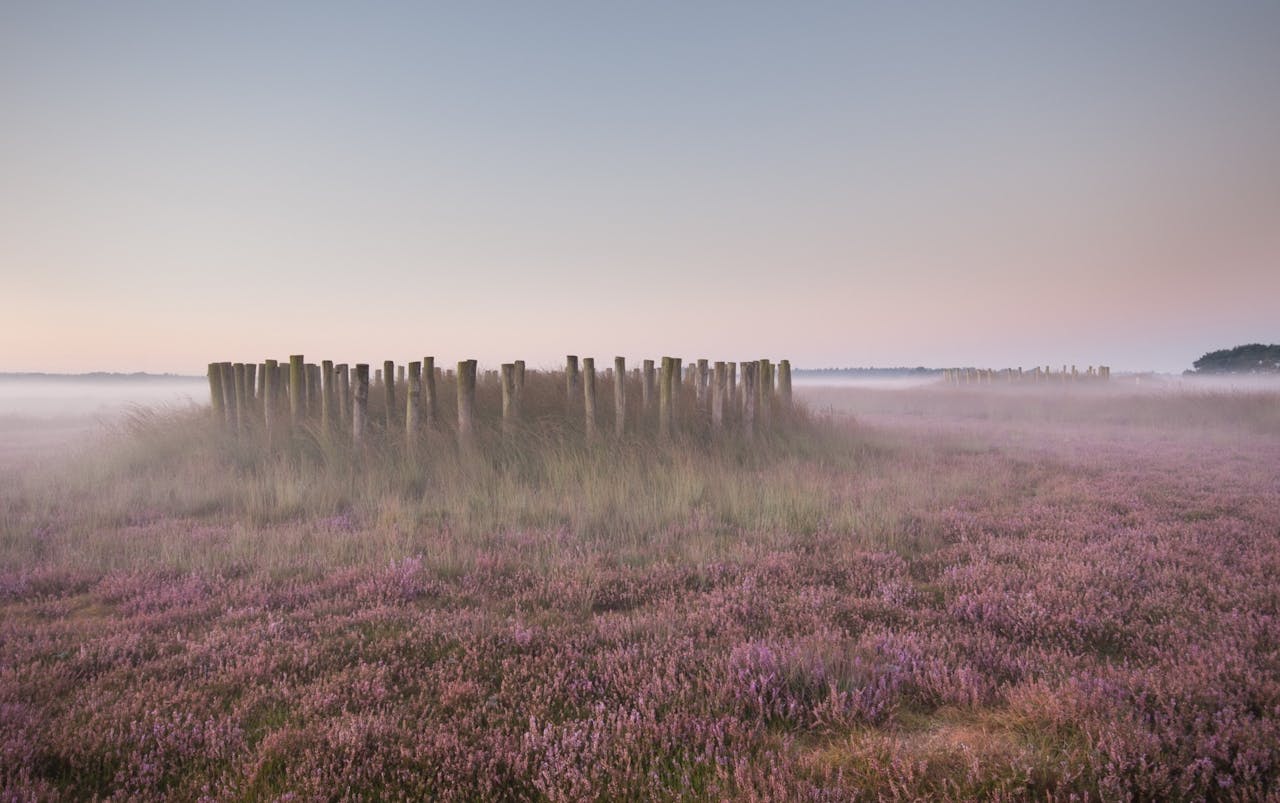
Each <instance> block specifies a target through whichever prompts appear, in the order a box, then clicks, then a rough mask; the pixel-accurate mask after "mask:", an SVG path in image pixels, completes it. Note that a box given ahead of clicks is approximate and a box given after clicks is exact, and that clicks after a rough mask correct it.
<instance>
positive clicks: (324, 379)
mask: <svg viewBox="0 0 1280 803" xmlns="http://www.w3.org/2000/svg"><path fill="white" fill-rule="evenodd" d="M337 397H338V394H337V392H336V388H334V386H333V360H321V361H320V427H321V429H323V430H324V431H325V432H329V431H331V430H333V428H334V427H333V405H334V402H336V401H337Z"/></svg>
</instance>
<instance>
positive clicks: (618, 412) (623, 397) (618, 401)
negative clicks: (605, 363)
mask: <svg viewBox="0 0 1280 803" xmlns="http://www.w3.org/2000/svg"><path fill="white" fill-rule="evenodd" d="M626 427H627V360H626V358H625V357H614V358H613V434H614V435H617V436H618V437H619V438H621V437H622V433H623V432H624V431H625V430H626Z"/></svg>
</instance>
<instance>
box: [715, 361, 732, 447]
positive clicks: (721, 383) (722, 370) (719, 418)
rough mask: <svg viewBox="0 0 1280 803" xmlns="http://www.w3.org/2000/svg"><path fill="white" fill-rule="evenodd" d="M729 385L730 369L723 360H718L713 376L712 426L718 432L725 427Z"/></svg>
mask: <svg viewBox="0 0 1280 803" xmlns="http://www.w3.org/2000/svg"><path fill="white" fill-rule="evenodd" d="M728 385H729V371H728V369H727V368H726V367H725V364H724V363H723V362H721V361H716V364H715V373H714V374H713V376H712V378H711V428H712V429H714V430H716V431H717V432H719V431H720V430H721V429H723V428H724V396H725V391H727V390H728Z"/></svg>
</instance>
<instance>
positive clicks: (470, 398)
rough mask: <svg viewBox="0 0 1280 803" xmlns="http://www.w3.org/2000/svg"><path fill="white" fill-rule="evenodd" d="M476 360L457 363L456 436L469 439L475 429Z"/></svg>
mask: <svg viewBox="0 0 1280 803" xmlns="http://www.w3.org/2000/svg"><path fill="white" fill-rule="evenodd" d="M475 415H476V361H475V360H463V361H462V362H460V363H458V438H459V439H460V440H462V441H464V442H465V441H469V440H470V439H471V437H472V434H473V433H474V429H475Z"/></svg>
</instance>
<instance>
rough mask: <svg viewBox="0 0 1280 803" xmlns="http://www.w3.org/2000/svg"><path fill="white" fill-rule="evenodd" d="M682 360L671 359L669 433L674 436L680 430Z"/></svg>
mask: <svg viewBox="0 0 1280 803" xmlns="http://www.w3.org/2000/svg"><path fill="white" fill-rule="evenodd" d="M683 362H684V360H683V359H682V358H680V357H672V358H671V432H672V434H675V433H676V432H677V431H678V430H679V429H680V399H681V397H682V395H683V391H684V388H683V387H682V386H683V385H684V369H683V368H682V367H681V365H682V363H683Z"/></svg>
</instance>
